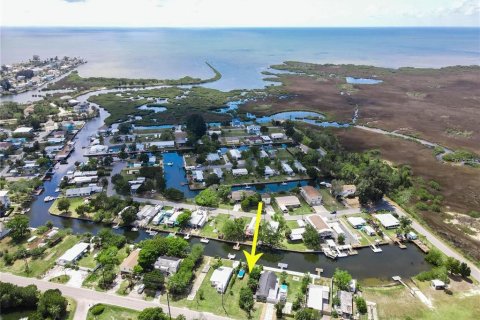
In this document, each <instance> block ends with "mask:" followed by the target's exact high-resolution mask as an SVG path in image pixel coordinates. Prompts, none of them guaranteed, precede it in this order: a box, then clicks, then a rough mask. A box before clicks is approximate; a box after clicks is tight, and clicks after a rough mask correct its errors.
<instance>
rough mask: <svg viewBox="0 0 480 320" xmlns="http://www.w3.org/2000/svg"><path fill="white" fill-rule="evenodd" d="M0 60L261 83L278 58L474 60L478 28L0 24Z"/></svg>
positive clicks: (222, 84)
mask: <svg viewBox="0 0 480 320" xmlns="http://www.w3.org/2000/svg"><path fill="white" fill-rule="evenodd" d="M0 31H1V55H0V59H1V63H2V64H10V63H14V62H18V61H21V60H27V59H30V58H31V57H32V55H33V54H38V55H40V56H41V57H43V58H47V57H54V56H59V57H63V56H79V57H83V58H85V59H87V60H88V63H87V64H85V65H83V66H81V67H80V68H79V72H80V74H81V75H82V76H105V77H129V78H179V77H182V76H185V75H189V76H193V77H202V78H207V77H210V76H212V72H211V70H210V69H209V68H208V67H207V66H206V65H205V61H208V62H210V63H211V64H212V65H213V66H214V67H215V68H217V69H218V70H219V71H220V72H221V73H222V79H221V80H220V81H217V82H215V83H211V84H208V85H207V86H208V87H213V88H218V89H222V90H231V89H240V88H245V89H251V88H261V87H263V86H264V85H265V84H266V83H265V82H264V81H262V78H264V77H265V76H263V75H262V74H261V72H262V71H265V70H267V69H268V67H269V66H270V65H272V64H277V63H282V62H283V61H286V60H297V61H305V62H316V63H351V64H367V65H375V66H382V67H395V68H397V67H402V66H413V67H442V66H449V65H472V64H480V28H314V29H305V28H289V29H284V28H252V29H168V28H153V29H118V28H101V29H99V28H1V29H0Z"/></svg>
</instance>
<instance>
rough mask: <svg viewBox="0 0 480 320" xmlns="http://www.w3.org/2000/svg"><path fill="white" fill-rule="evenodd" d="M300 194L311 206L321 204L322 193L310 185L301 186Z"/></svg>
mask: <svg viewBox="0 0 480 320" xmlns="http://www.w3.org/2000/svg"><path fill="white" fill-rule="evenodd" d="M300 194H301V195H302V197H303V199H305V201H306V202H307V203H308V204H309V205H311V206H319V205H321V204H322V195H321V194H320V191H318V190H317V189H316V188H314V187H312V186H303V187H301V188H300Z"/></svg>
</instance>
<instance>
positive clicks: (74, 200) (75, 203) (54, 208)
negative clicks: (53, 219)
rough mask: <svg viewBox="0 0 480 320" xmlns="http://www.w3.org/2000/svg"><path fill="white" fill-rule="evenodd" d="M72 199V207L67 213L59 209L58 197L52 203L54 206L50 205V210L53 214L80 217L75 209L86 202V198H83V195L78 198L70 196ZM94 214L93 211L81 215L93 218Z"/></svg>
mask: <svg viewBox="0 0 480 320" xmlns="http://www.w3.org/2000/svg"><path fill="white" fill-rule="evenodd" d="M69 200H70V208H69V209H68V211H67V213H65V212H64V211H60V210H59V209H58V206H57V205H58V199H57V200H55V201H54V202H53V203H52V206H51V207H50V209H49V210H48V212H50V213H51V214H53V215H57V216H68V217H71V218H78V217H80V216H79V215H78V214H77V212H76V211H75V210H76V209H77V208H78V207H79V206H80V205H82V204H85V202H84V201H85V199H84V198H82V197H78V198H69ZM92 216H93V214H92V213H85V214H84V215H83V216H81V217H82V218H91V217H92Z"/></svg>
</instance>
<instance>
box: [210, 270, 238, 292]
mask: <svg viewBox="0 0 480 320" xmlns="http://www.w3.org/2000/svg"><path fill="white" fill-rule="evenodd" d="M232 273H233V269H232V268H230V267H223V266H222V267H220V268H217V269H216V270H215V271H213V273H212V276H211V277H210V283H211V285H212V287H215V289H217V292H218V293H224V292H225V290H226V289H227V286H228V282H229V281H230V278H231V277H232Z"/></svg>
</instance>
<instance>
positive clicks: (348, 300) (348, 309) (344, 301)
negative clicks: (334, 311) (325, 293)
mask: <svg viewBox="0 0 480 320" xmlns="http://www.w3.org/2000/svg"><path fill="white" fill-rule="evenodd" d="M337 294H338V298H339V299H340V312H341V314H340V316H342V317H344V318H347V319H350V318H351V317H352V314H353V294H352V293H351V292H348V291H343V290H340V291H338V293H337Z"/></svg>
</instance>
